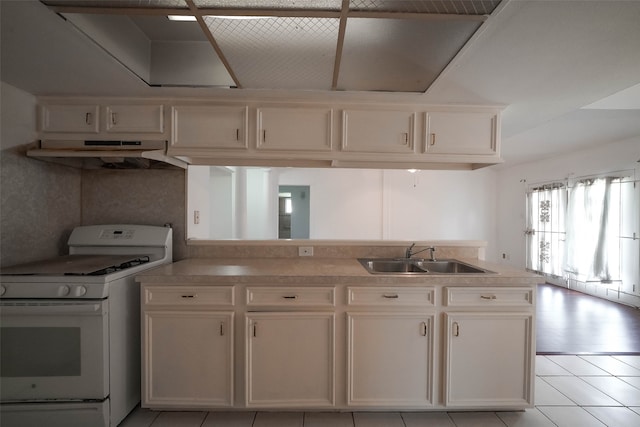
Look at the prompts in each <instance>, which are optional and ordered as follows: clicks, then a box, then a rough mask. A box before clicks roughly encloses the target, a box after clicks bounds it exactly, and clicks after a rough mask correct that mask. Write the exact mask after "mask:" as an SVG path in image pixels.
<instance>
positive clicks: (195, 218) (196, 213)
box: [193, 211, 200, 224]
mask: <svg viewBox="0 0 640 427" xmlns="http://www.w3.org/2000/svg"><path fill="white" fill-rule="evenodd" d="M193 223H194V224H200V211H193Z"/></svg>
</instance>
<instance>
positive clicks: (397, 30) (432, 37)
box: [42, 0, 500, 92]
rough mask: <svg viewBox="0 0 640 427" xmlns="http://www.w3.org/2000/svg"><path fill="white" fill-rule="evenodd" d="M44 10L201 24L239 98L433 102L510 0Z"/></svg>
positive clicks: (83, 0)
mask: <svg viewBox="0 0 640 427" xmlns="http://www.w3.org/2000/svg"><path fill="white" fill-rule="evenodd" d="M42 2H43V3H44V4H46V5H48V6H50V7H51V8H52V9H53V10H54V11H56V12H58V13H103V14H119V15H130V16H136V15H137V16H139V15H155V16H157V15H169V14H173V15H176V14H178V15H193V16H195V18H196V20H197V21H198V25H199V26H200V29H201V31H202V32H203V33H204V35H205V36H206V38H207V40H208V41H209V43H210V44H211V46H212V47H213V49H214V51H215V53H216V55H217V56H218V57H219V59H220V61H221V62H222V63H223V64H224V67H225V68H226V69H227V72H228V73H229V76H230V77H231V79H232V80H233V82H234V83H235V86H236V87H237V88H256V89H312V90H336V89H337V90H365V91H369V90H371V91H398V92H424V91H425V90H427V89H428V87H429V86H430V85H431V83H432V82H433V81H434V80H435V79H436V78H437V76H438V75H439V74H440V72H441V71H442V70H443V69H444V68H445V67H446V65H447V64H448V63H449V62H450V61H451V60H452V59H453V58H454V57H455V55H456V54H457V53H458V52H459V50H460V49H461V48H462V47H463V46H464V45H465V43H466V42H467V41H468V40H469V38H470V37H471V36H472V35H473V33H474V32H475V31H477V29H478V28H479V27H480V26H481V24H482V22H483V21H485V20H486V19H487V18H488V15H489V14H490V13H492V12H493V10H494V9H495V8H496V7H497V6H498V5H499V3H500V0H305V1H302V0H244V1H238V0H104V1H96V0H89V1H87V0H44V1H42ZM225 16H227V17H268V18H267V19H253V20H251V19H250V20H245V19H243V20H238V19H236V20H233V21H232V20H231V19H223V18H224V17H225ZM402 20H405V21H406V22H404V23H403V22H401V21H402ZM260 21H262V22H260ZM428 21H434V22H436V23H435V24H434V23H430V22H428ZM437 22H444V23H446V24H437ZM448 27H450V29H446V30H444V31H442V32H441V33H442V34H444V36H442V35H439V33H440V31H433V30H432V29H430V28H441V29H442V28H448ZM391 31H393V33H392V32H391ZM367 32H369V34H370V35H371V37H370V38H376V37H378V36H379V34H380V32H382V33H383V34H386V36H387V37H386V39H382V40H379V41H380V42H379V43H372V42H371V40H368V37H363V36H362V34H363V33H367ZM412 34H413V36H412ZM424 37H429V40H427V41H426V42H424V40H425V39H424ZM452 40H455V43H452ZM456 43H457V44H456ZM185 66H188V65H187V64H185ZM376 73H377V74H378V76H377V77H376Z"/></svg>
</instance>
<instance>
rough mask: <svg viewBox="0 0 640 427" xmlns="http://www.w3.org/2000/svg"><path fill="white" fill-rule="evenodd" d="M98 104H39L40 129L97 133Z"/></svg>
mask: <svg viewBox="0 0 640 427" xmlns="http://www.w3.org/2000/svg"><path fill="white" fill-rule="evenodd" d="M99 108H100V107H99V106H98V105H95V104H91V105H66V104H49V105H41V106H40V130H41V131H42V132H54V133H98V131H99V130H100V123H99V120H98V119H99V116H98V112H99Z"/></svg>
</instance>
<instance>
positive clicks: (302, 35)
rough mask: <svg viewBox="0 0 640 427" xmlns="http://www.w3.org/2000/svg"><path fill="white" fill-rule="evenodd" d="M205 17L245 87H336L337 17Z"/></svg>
mask: <svg viewBox="0 0 640 427" xmlns="http://www.w3.org/2000/svg"><path fill="white" fill-rule="evenodd" d="M204 20H205V22H206V24H207V27H208V28H209V30H210V31H211V33H212V34H213V37H214V38H215V39H216V41H217V43H218V45H219V46H220V48H221V50H222V52H223V53H224V55H225V57H226V58H227V61H228V62H229V64H230V66H231V68H232V69H233V71H234V73H235V75H236V77H237V78H238V81H239V82H240V84H241V85H242V87H243V88H253V89H324V90H329V89H331V82H332V76H333V64H334V57H335V50H336V43H337V34H338V24H339V20H338V19H334V18H276V17H269V18H261V19H242V20H240V19H223V18H216V17H213V16H205V17H204Z"/></svg>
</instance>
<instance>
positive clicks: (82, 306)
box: [0, 300, 109, 402]
mask: <svg viewBox="0 0 640 427" xmlns="http://www.w3.org/2000/svg"><path fill="white" fill-rule="evenodd" d="M107 313H108V302H107V300H91V301H79V300H78V301H69V300H66V301H55V300H12V301H6V300H5V301H2V302H1V303H0V321H1V323H0V334H1V335H0V357H1V359H0V376H1V378H0V379H1V381H2V387H1V388H0V397H1V400H2V401H3V402H10V401H42V400H50V399H59V400H87V399H95V400H103V399H105V398H106V397H107V396H108V394H109V383H108V375H109V372H108V351H109V348H108V346H109V343H108V323H109V322H108V318H107V316H108V314H107Z"/></svg>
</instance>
